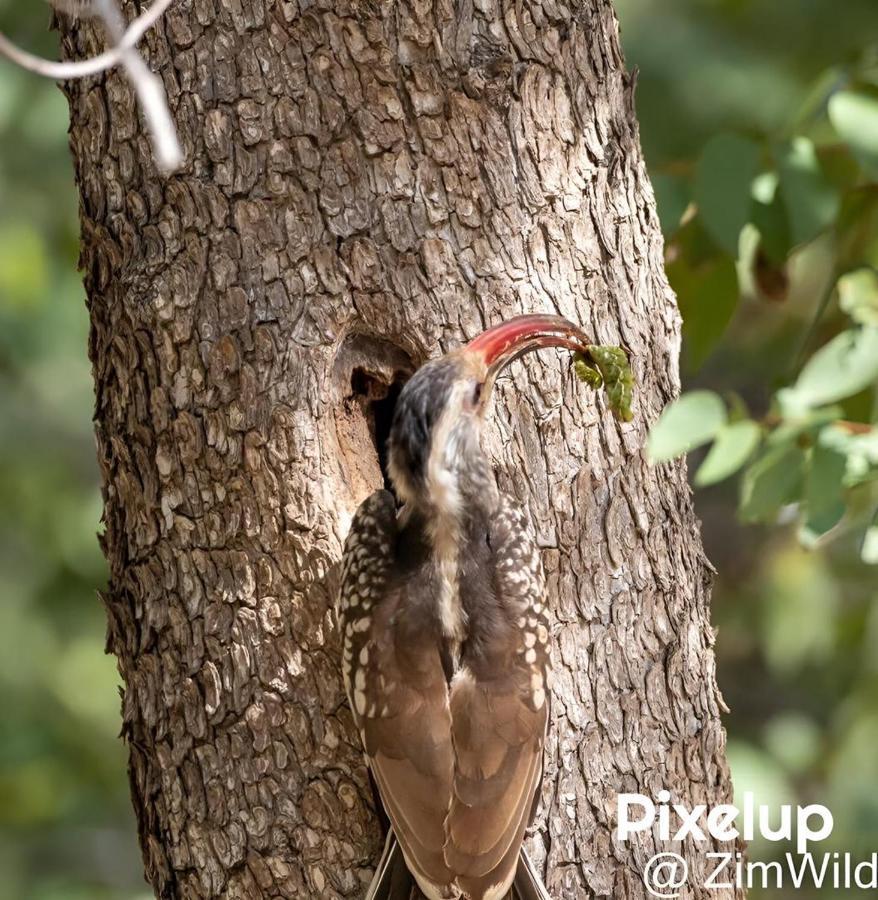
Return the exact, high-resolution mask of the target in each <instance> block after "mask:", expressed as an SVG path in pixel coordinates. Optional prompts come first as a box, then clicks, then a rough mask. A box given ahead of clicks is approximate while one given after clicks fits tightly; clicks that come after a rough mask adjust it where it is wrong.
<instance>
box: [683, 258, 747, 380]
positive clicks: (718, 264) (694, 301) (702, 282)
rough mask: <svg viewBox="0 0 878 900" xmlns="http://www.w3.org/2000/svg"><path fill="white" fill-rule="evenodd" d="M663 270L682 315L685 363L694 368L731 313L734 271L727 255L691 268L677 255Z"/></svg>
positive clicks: (735, 297) (735, 287)
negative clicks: (665, 269)
mask: <svg viewBox="0 0 878 900" xmlns="http://www.w3.org/2000/svg"><path fill="white" fill-rule="evenodd" d="M667 271H668V278H669V279H670V281H671V285H672V286H673V288H674V290H675V291H676V292H677V302H678V305H679V307H680V312H681V314H682V316H683V339H684V347H685V351H686V365H687V367H688V368H689V369H691V370H693V371H694V370H697V369H699V368H701V366H702V365H703V363H704V361H705V360H706V359H707V358H708V356H710V354H711V352H712V351H713V349H714V347H716V345H717V342H718V341H719V339H720V338H721V337H722V336H723V334H724V332H725V330H726V328H727V327H728V324H729V322H730V321H731V319H732V316H734V314H735V310H736V309H737V307H738V296H739V292H738V274H737V271H736V269H735V263H734V260H732V259H730V258H729V257H721V258H716V259H714V260H712V261H710V262H708V263H703V264H701V265H700V266H698V267H697V268H694V269H693V268H690V267H689V265H688V262H687V260H686V259H682V258H681V259H678V260H675V261H674V262H673V263H671V264H670V265H669V266H668V269H667Z"/></svg>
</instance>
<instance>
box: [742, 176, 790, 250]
mask: <svg viewBox="0 0 878 900" xmlns="http://www.w3.org/2000/svg"><path fill="white" fill-rule="evenodd" d="M751 214H752V215H751V218H752V220H753V224H754V226H755V227H756V230H757V231H758V232H759V237H760V239H761V245H762V249H763V250H764V251H765V255H766V256H767V257H768V258H769V259H770V260H771V261H772V262H773V263H775V264H780V263H782V262H784V260H786V258H787V256H788V255H789V252H790V250H791V249H792V246H793V239H792V237H791V236H790V223H789V219H788V217H787V213H786V210H785V208H784V205H783V202H782V201H781V196H780V191H776V192H775V193H774V195H773V196H772V197H771V199H770V200H768V201H765V200H761V199H759V198H756V199H754V202H753V208H752V210H751Z"/></svg>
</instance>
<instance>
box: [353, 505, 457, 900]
mask: <svg viewBox="0 0 878 900" xmlns="http://www.w3.org/2000/svg"><path fill="white" fill-rule="evenodd" d="M396 539H397V524H396V510H395V505H394V502H393V497H392V496H391V495H390V494H389V493H388V492H387V491H378V492H377V493H375V494H373V495H372V496H371V497H369V498H368V499H367V500H366V501H364V503H363V504H362V505H361V506H360V508H359V510H358V511H357V514H356V516H355V517H354V521H353V524H352V525H351V532H350V535H349V536H348V539H347V542H346V544H345V550H344V558H343V568H342V583H341V591H340V595H339V622H340V626H341V628H342V633H343V669H344V674H345V686H346V688H347V692H348V697H349V699H350V703H351V708H352V710H353V714H354V722H355V723H356V725H357V728H358V729H359V730H360V734H361V736H362V739H363V746H364V748H365V750H366V757H367V759H368V762H369V766H370V768H371V770H372V774H373V776H374V778H375V781H376V783H377V785H378V790H379V792H380V794H381V799H382V802H383V803H384V808H385V810H386V812H387V815H388V817H389V818H390V821H391V823H392V824H393V830H394V832H395V834H396V836H397V839H398V840H399V843H400V846H401V847H402V850H403V853H404V855H405V859H406V862H407V864H408V866H409V868H410V870H411V872H412V874H413V875H414V876H415V877H416V878H417V879H418V881H419V882H420V883H421V885H422V887H427V886H430V885H446V884H448V883H449V882H450V881H451V878H452V876H451V874H450V872H449V871H448V868H447V866H446V865H445V859H444V855H443V847H444V844H445V831H444V827H443V825H444V821H445V817H446V815H447V812H448V806H449V803H450V799H451V781H452V773H453V756H452V747H451V717H450V712H449V706H448V686H447V683H446V681H445V676H444V672H443V669H442V661H441V658H440V656H439V648H438V647H437V645H436V642H435V638H434V637H432V635H431V633H430V632H429V631H428V630H427V629H425V628H423V627H419V623H418V621H417V620H416V619H415V618H413V617H412V615H411V610H412V609H416V608H418V607H422V606H423V604H422V603H418V602H413V598H412V597H410V596H408V594H407V592H409V591H421V592H423V591H424V589H425V585H424V584H423V583H421V582H419V581H417V580H413V579H411V578H407V577H405V576H404V575H401V574H400V570H401V567H400V566H399V564H398V561H397V559H396V543H397V541H396Z"/></svg>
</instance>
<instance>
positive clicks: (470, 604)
mask: <svg viewBox="0 0 878 900" xmlns="http://www.w3.org/2000/svg"><path fill="white" fill-rule="evenodd" d="M588 343H589V342H588V339H587V337H586V335H585V334H584V333H583V332H582V331H581V330H580V329H579V328H577V327H576V326H575V325H573V324H572V323H570V322H568V321H567V320H566V319H562V318H560V317H558V316H549V315H530V316H518V317H516V318H513V319H511V320H509V321H507V322H504V323H503V324H500V325H497V326H495V327H493V328H489V329H488V330H487V331H485V332H484V333H483V334H481V335H480V336H479V337H477V338H476V339H475V340H473V341H471V342H470V343H469V344H467V345H465V346H464V347H462V348H460V349H458V350H455V351H453V352H451V353H448V354H447V355H445V356H443V357H441V358H440V359H436V360H433V361H431V362H428V363H426V364H425V365H423V366H422V367H421V368H420V369H418V371H417V372H416V373H415V374H414V375H413V376H412V377H411V379H409V381H408V382H407V383H406V384H405V386H404V387H403V389H402V391H401V393H400V396H399V398H398V400H397V403H396V407H395V410H394V415H393V420H392V423H391V428H390V435H389V439H388V457H387V458H388V472H389V475H390V480H391V483H392V486H393V488H394V491H395V493H396V497H397V498H398V499H399V500H400V501H401V503H402V507H401V509H400V511H399V512H397V507H396V500H395V498H394V496H393V494H391V493H390V492H389V491H386V490H381V491H377V492H376V493H374V494H372V496H370V497H369V498H367V499H366V500H365V501H364V502H363V503H362V505H361V506H360V507H359V509H358V510H357V513H356V515H355V516H354V519H353V523H352V525H351V530H350V534H349V535H348V538H347V541H346V542H345V547H344V555H343V561H342V575H341V587H340V591H339V597H338V615H339V625H340V628H341V631H342V636H343V657H342V669H343V674H344V680H345V686H346V689H347V693H348V697H349V700H350V704H351V708H352V710H353V717H354V722H355V724H356V726H357V728H358V729H359V731H360V734H361V737H362V741H363V746H364V748H365V753H366V758H367V762H368V765H369V768H370V770H371V773H372V776H373V778H374V781H375V784H376V785H377V788H378V793H379V794H380V797H381V801H382V803H383V806H384V809H385V811H386V813H387V816H388V818H389V819H390V823H391V831H390V832H389V834H388V838H387V843H386V845H385V850H384V854H383V856H382V858H381V861H380V863H379V866H378V869H377V871H376V873H375V876H374V878H373V881H372V884H371V887H370V888H369V891H368V893H367V895H366V898H367V900H409V897H410V896H412V888H413V881H414V882H415V883H416V884H417V886H418V887H419V888H420V890H421V891H422V892H423V894H424V895H426V897H427V898H429V900H440V898H441V900H452V898H454V900H457V898H467V900H501V898H504V897H507V896H508V895H509V896H511V897H513V898H517V900H550V898H549V894H548V893H547V891H546V888H545V887H544V886H543V883H542V881H541V880H540V878H539V876H538V875H537V873H536V871H535V869H534V867H533V866H532V865H531V863H530V860H529V859H528V858H527V855H526V853H525V850H524V848H523V846H522V841H523V838H524V832H525V829H526V828H527V826H528V825H529V824H530V822H531V820H532V817H533V814H534V812H535V808H536V801H537V793H538V788H539V784H540V781H541V778H542V772H543V746H544V742H545V738H546V728H547V722H548V717H549V713H548V706H549V702H548V698H549V688H550V683H549V678H550V670H551V662H550V658H549V619H548V615H547V610H546V592H545V583H544V578H543V572H542V566H541V562H540V555H539V552H538V550H537V546H536V542H535V538H534V534H533V530H532V528H531V525H530V523H529V521H528V519H527V516H526V515H525V513H524V511H523V510H522V508H521V507H520V506H519V505H518V503H517V502H516V501H515V500H513V499H512V498H510V497H508V496H506V495H505V494H502V493H501V492H500V491H499V490H498V488H497V483H496V480H495V477H494V472H493V470H492V468H491V465H490V463H489V461H488V459H487V457H486V456H485V454H484V453H483V452H482V449H481V446H480V436H481V431H482V423H483V420H484V416H485V410H486V407H487V405H488V402H489V399H490V395H491V389H492V387H493V385H494V382H495V380H496V378H497V376H498V374H499V373H500V372H501V370H502V369H503V368H504V367H505V366H507V365H508V364H509V363H510V362H512V360H514V359H517V358H518V357H519V356H521V355H522V354H523V353H526V352H528V351H530V350H535V349H538V348H540V347H550V346H556V347H564V348H567V349H570V350H582V349H584V348H585V347H586V346H587V345H588ZM414 896H418V894H417V893H415V894H414Z"/></svg>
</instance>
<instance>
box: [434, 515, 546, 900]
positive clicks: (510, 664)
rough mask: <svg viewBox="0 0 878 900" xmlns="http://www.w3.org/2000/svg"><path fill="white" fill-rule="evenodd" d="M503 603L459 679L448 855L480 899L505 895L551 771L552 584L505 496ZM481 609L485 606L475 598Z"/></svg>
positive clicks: (499, 562) (496, 551)
mask: <svg viewBox="0 0 878 900" xmlns="http://www.w3.org/2000/svg"><path fill="white" fill-rule="evenodd" d="M489 544H490V548H491V550H492V551H493V567H494V572H493V579H492V580H493V585H492V587H493V590H494V592H495V594H496V599H497V604H496V607H495V606H493V605H492V607H491V608H492V609H497V608H498V614H496V615H495V616H494V618H493V621H491V622H485V623H482V627H481V628H480V629H479V631H480V634H481V635H482V638H481V640H480V643H479V645H478V646H476V647H474V648H472V651H471V652H468V653H467V656H466V667H465V668H464V670H463V671H462V673H461V675H460V676H458V677H457V678H455V680H454V681H453V682H452V685H451V715H452V723H453V724H452V733H453V742H454V748H455V763H456V767H455V775H454V796H453V799H452V805H451V809H450V812H449V816H448V821H447V823H446V828H447V831H448V844H447V846H446V852H445V855H446V859H447V862H448V865H449V867H450V868H451V869H452V870H453V871H455V872H456V873H458V877H457V884H458V885H459V886H460V888H461V889H462V890H463V891H464V892H465V893H467V894H468V895H471V896H474V897H501V896H505V892H506V890H508V888H509V885H510V883H511V881H512V879H513V878H514V876H515V870H516V866H517V863H518V854H519V850H520V848H521V842H522V839H523V836H524V831H525V828H526V827H527V825H528V824H529V822H530V819H531V815H532V811H533V808H534V797H535V794H536V792H537V789H538V787H539V784H540V780H541V778H542V771H543V747H544V743H545V735H546V724H547V721H548V703H547V691H548V685H547V679H548V677H549V671H550V660H549V642H548V638H549V632H548V621H547V617H546V612H545V608H544V605H543V601H544V595H545V582H544V578H543V572H542V566H541V562H540V557H539V552H538V550H537V547H536V542H535V539H534V536H533V532H532V529H531V527H530V523H529V522H528V520H527V518H526V516H525V515H524V513H523V512H522V510H521V508H520V507H519V506H518V505H517V504H516V503H515V502H514V501H512V500H511V499H508V498H504V499H503V501H502V505H501V510H500V513H499V515H498V516H497V517H496V518H495V520H494V521H493V523H492V526H491V529H490V532H489ZM474 608H478V607H477V606H475V607H474Z"/></svg>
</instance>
